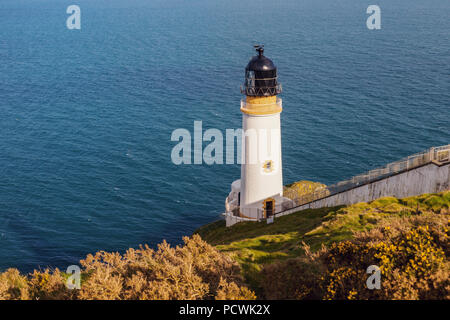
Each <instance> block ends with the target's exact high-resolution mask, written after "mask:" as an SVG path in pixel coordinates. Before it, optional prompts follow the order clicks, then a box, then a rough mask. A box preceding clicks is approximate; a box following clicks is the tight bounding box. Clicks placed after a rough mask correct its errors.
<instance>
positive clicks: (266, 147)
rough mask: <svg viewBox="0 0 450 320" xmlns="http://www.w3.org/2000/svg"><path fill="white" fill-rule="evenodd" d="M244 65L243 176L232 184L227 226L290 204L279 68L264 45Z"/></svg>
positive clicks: (227, 200)
mask: <svg viewBox="0 0 450 320" xmlns="http://www.w3.org/2000/svg"><path fill="white" fill-rule="evenodd" d="M256 50H257V51H258V55H256V56H254V57H253V58H252V59H251V60H250V62H249V63H248V65H247V67H246V68H245V83H244V86H243V87H242V88H241V92H242V94H244V95H245V98H244V99H242V100H241V112H242V129H243V140H242V145H243V148H242V153H243V156H242V164H241V179H240V180H236V181H234V182H233V183H232V185H231V192H230V194H229V196H228V197H227V199H226V201H225V208H226V213H225V216H226V221H227V226H230V225H233V224H235V223H237V222H240V221H251V220H254V221H258V220H261V219H265V218H270V217H271V216H273V215H274V214H275V213H276V212H279V211H281V210H282V209H284V207H285V206H286V205H288V204H290V203H291V200H289V199H286V198H284V197H283V172H282V162H281V130H280V114H281V111H282V100H281V98H279V97H278V94H280V93H281V84H279V83H278V81H277V68H276V66H275V65H274V63H273V62H272V61H271V60H270V59H268V58H267V57H265V56H264V49H263V46H256Z"/></svg>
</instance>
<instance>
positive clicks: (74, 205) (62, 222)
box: [0, 0, 450, 272]
mask: <svg viewBox="0 0 450 320" xmlns="http://www.w3.org/2000/svg"><path fill="white" fill-rule="evenodd" d="M74 2H75V1H71V0H70V1H67V0H33V1H31V0H2V1H0V270H4V269H6V268H8V267H17V268H19V269H20V270H22V271H25V272H27V271H31V270H32V269H33V268H37V267H39V266H40V267H46V266H53V267H59V268H63V269H65V268H66V267H67V266H68V265H71V264H77V263H78V261H79V260H80V259H82V258H84V257H85V256H86V254H88V253H92V252H95V251H97V250H108V251H119V252H123V251H124V250H126V249H127V248H129V247H137V246H138V245H139V244H144V243H147V244H149V245H150V246H155V245H156V244H157V243H159V242H161V241H162V240H163V239H166V240H167V241H169V242H170V243H173V244H177V243H179V242H180V241H181V237H182V236H183V235H189V234H191V233H192V231H194V230H195V229H196V228H197V227H199V226H201V225H203V224H205V223H208V222H210V221H213V220H215V219H217V218H218V215H219V214H220V213H221V212H222V211H223V207H224V199H225V197H226V196H227V194H228V192H229V187H230V183H231V182H232V181H233V180H235V179H237V178H239V175H240V169H239V165H213V166H208V165H190V166H189V165H181V166H176V165H174V164H173V163H172V162H171V157H170V156H171V150H172V148H173V147H174V145H175V144H176V143H174V142H172V141H171V140H170V137H171V133H172V131H173V130H175V129H177V128H186V129H189V130H190V131H192V130H193V124H194V120H202V121H203V127H204V129H205V130H206V129H208V128H218V129H220V130H223V131H224V130H225V129H226V128H239V127H240V126H241V113H240V111H239V107H240V105H239V99H240V98H241V96H240V93H239V86H240V84H241V83H242V82H243V76H244V67H245V65H246V63H247V61H248V59H249V58H250V56H251V55H253V49H252V45H253V44H254V43H264V44H265V47H266V55H267V56H269V57H270V58H272V59H273V60H274V61H275V63H276V64H277V66H278V68H279V77H280V81H281V83H282V84H283V88H284V93H283V95H282V97H283V99H284V111H283V114H282V140H283V166H284V181H285V183H289V182H293V181H296V180H300V179H309V180H314V181H320V182H323V183H326V184H331V183H334V182H337V181H339V180H342V179H345V178H348V177H351V176H352V175H355V174H358V173H361V172H363V171H366V170H369V169H372V168H375V167H377V166H380V165H383V164H385V163H387V162H391V161H394V160H397V159H400V158H402V157H404V156H407V155H409V154H412V153H415V152H419V151H422V150H425V149H427V148H429V147H431V146H436V145H444V144H448V143H449V142H450V132H449V127H450V126H449V125H450V121H449V118H450V81H449V76H450V20H449V18H448V17H449V15H450V2H449V1H448V0H428V1H418V0H415V1H410V0H396V1H387V0H377V1H376V4H377V5H379V6H380V8H381V17H382V25H381V27H382V29H381V30H375V31H370V30H368V29H367V27H366V19H367V17H368V14H366V9H367V7H368V6H369V5H371V4H375V3H373V1H368V0H361V1H354V0H321V1H314V0H286V1H273V0H271V1H270V0H258V1H257V0H247V1H238V0H190V1H182V0H152V1H150V0H148V1H145V0H126V1H125V0H122V1H118V0H77V1H76V2H75V3H74ZM71 4H77V5H79V6H80V8H81V30H68V29H67V28H66V19H67V17H68V14H67V13H66V9H67V7H68V6H69V5H71Z"/></svg>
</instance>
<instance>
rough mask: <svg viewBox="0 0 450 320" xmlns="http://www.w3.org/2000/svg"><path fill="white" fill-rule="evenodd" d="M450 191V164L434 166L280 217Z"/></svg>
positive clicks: (372, 184)
mask: <svg viewBox="0 0 450 320" xmlns="http://www.w3.org/2000/svg"><path fill="white" fill-rule="evenodd" d="M449 189H450V164H449V163H447V164H444V165H441V166H439V165H437V164H435V163H430V164H427V165H424V166H422V167H418V168H414V169H411V170H409V171H406V172H403V173H399V174H397V175H394V176H390V177H388V178H385V179H382V180H379V181H375V182H372V183H369V184H366V185H363V186H361V187H357V188H353V189H351V190H348V191H344V192H342V193H338V194H335V195H332V196H329V197H326V198H323V199H320V200H317V201H313V202H311V203H308V204H305V205H302V206H299V207H295V208H292V209H289V210H287V211H284V212H283V213H280V214H277V215H276V217H280V216H284V215H288V214H291V213H294V212H298V211H301V210H305V209H309V208H313V209H315V208H322V207H333V206H339V205H350V204H354V203H358V202H369V201H373V200H376V199H378V198H382V197H396V198H405V197H410V196H417V195H421V194H424V193H436V192H441V191H445V190H449Z"/></svg>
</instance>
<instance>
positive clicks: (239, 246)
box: [195, 191, 450, 290]
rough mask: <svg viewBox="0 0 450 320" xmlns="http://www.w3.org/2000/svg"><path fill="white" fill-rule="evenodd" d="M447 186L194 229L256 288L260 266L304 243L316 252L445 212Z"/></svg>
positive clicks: (449, 198)
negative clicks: (402, 219)
mask: <svg viewBox="0 0 450 320" xmlns="http://www.w3.org/2000/svg"><path fill="white" fill-rule="evenodd" d="M449 208H450V191H446V192H442V193H440V194H425V195H421V196H417V197H409V198H405V199H396V198H382V199H378V200H375V201H372V202H370V203H358V204H355V205H351V206H341V207H332V208H322V209H308V210H303V211H300V212H297V213H294V214H291V215H288V216H284V217H280V218H278V219H276V220H275V223H273V224H269V225H268V224H266V223H264V222H260V223H254V222H245V223H239V224H236V225H234V226H232V227H230V228H226V227H225V222H224V221H217V222H214V223H211V224H208V225H206V226H203V227H201V228H200V229H198V230H197V231H196V232H195V233H198V234H200V236H201V237H202V238H203V239H204V240H206V241H207V242H209V243H210V244H212V245H215V246H216V247H217V248H218V249H219V250H220V251H222V252H226V253H228V254H230V255H231V256H232V257H233V258H234V259H235V260H236V261H237V262H238V263H239V264H240V265H241V267H242V270H243V273H244V276H245V277H246V279H247V281H248V282H249V284H250V286H251V287H252V288H253V289H255V290H258V287H259V285H258V279H259V278H260V277H259V276H258V273H259V272H260V271H261V269H262V266H263V265H264V264H267V263H272V262H275V261H278V260H281V259H287V258H293V257H297V256H300V255H302V254H303V249H302V242H305V243H306V244H308V245H310V246H311V249H312V250H313V251H314V250H316V249H318V248H320V247H321V246H322V244H324V245H329V244H330V243H332V242H335V241H342V240H345V239H350V238H351V237H352V235H353V233H354V232H357V231H363V230H368V229H370V228H373V227H374V226H376V225H379V224H387V223H389V219H391V218H393V217H399V216H404V215H413V214H418V213H420V214H427V215H433V214H434V213H437V212H441V211H444V212H448V211H449Z"/></svg>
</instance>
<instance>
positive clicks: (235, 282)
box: [0, 235, 255, 300]
mask: <svg viewBox="0 0 450 320" xmlns="http://www.w3.org/2000/svg"><path fill="white" fill-rule="evenodd" d="M183 240H184V246H177V247H175V248H174V247H171V246H170V245H169V244H167V243H166V242H163V243H162V244H160V245H159V246H158V249H157V250H153V249H150V248H149V247H147V246H145V247H141V248H139V249H137V250H135V249H129V250H128V251H127V252H126V253H125V254H124V255H120V254H119V253H108V252H104V251H101V252H97V253H96V254H95V255H88V256H87V257H86V259H85V260H82V261H81V265H82V267H83V268H82V275H83V281H82V285H81V289H80V290H69V289H67V288H66V279H67V275H64V274H63V273H61V272H60V271H59V270H57V269H56V270H54V271H50V270H45V271H43V272H40V271H34V272H33V273H32V274H31V275H29V276H23V275H20V273H19V272H18V271H17V270H15V269H9V270H7V271H6V272H4V273H2V274H0V299H89V300H97V299H102V300H104V299H108V300H110V299H152V300H157V299H164V300H168V299H227V300H231V299H255V295H254V293H253V292H252V291H250V290H249V289H247V287H245V286H244V285H243V282H242V278H241V276H240V268H239V266H238V265H237V263H236V262H234V261H232V260H231V259H230V258H229V257H228V256H226V255H224V254H222V253H220V252H218V251H217V250H216V249H214V248H213V247H212V246H210V245H209V244H207V243H206V242H204V241H203V240H201V238H200V237H199V236H198V235H194V236H193V237H192V238H187V237H185V238H184V239H183Z"/></svg>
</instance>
